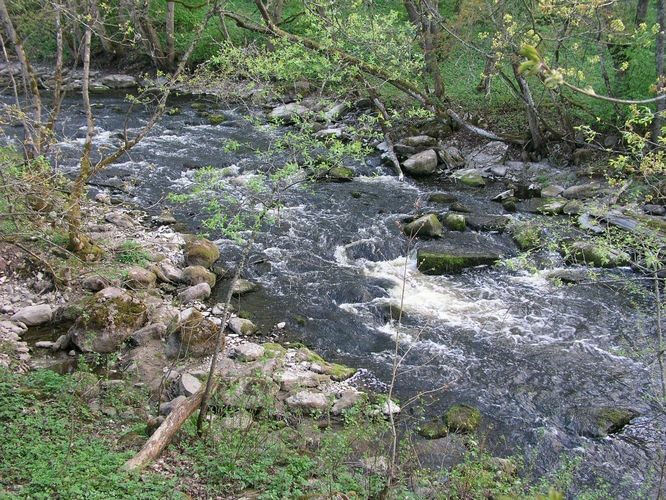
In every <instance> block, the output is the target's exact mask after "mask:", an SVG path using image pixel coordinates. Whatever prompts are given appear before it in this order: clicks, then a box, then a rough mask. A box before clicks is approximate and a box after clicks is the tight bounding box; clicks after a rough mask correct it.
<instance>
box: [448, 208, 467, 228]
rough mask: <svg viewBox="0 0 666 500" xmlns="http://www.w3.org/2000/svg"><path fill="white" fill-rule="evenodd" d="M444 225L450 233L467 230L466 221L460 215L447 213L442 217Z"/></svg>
mask: <svg viewBox="0 0 666 500" xmlns="http://www.w3.org/2000/svg"><path fill="white" fill-rule="evenodd" d="M444 224H445V225H446V227H448V228H449V229H450V230H452V231H464V230H465V229H467V220H466V219H465V216H464V215H462V214H454V213H451V212H449V213H448V214H446V217H444Z"/></svg>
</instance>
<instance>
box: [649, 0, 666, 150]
mask: <svg viewBox="0 0 666 500" xmlns="http://www.w3.org/2000/svg"><path fill="white" fill-rule="evenodd" d="M657 24H658V25H659V32H658V33H657V40H656V44H655V55H656V63H657V95H663V94H664V93H666V67H665V66H664V46H665V45H666V0H657ZM664 113H666V99H659V100H658V101H657V113H656V114H655V116H654V120H653V122H652V140H653V141H654V142H655V143H657V142H658V140H659V137H661V135H662V134H661V127H662V125H663V123H664Z"/></svg>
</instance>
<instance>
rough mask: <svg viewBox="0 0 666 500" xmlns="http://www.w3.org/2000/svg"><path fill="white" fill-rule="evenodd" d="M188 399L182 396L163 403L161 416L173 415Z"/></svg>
mask: <svg viewBox="0 0 666 500" xmlns="http://www.w3.org/2000/svg"><path fill="white" fill-rule="evenodd" d="M186 399H187V396H183V395H182V394H181V395H180V396H178V397H176V398H174V399H172V400H171V401H168V402H166V403H162V404H161V405H160V415H164V416H165V417H166V416H167V415H168V414H169V413H171V412H172V411H173V410H174V409H175V408H176V407H177V406H178V405H179V404H180V403H181V402H183V401H185V400H186Z"/></svg>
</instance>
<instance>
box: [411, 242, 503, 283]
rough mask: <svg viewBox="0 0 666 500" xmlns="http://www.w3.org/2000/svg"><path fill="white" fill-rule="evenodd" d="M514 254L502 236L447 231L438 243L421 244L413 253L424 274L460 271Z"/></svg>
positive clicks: (490, 263)
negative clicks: (415, 252)
mask: <svg viewBox="0 0 666 500" xmlns="http://www.w3.org/2000/svg"><path fill="white" fill-rule="evenodd" d="M513 253H515V246H514V245H513V244H512V243H510V242H509V241H508V240H507V239H505V238H497V237H491V236H486V235H482V234H474V233H453V232H452V233H446V234H445V235H444V238H442V239H441V240H439V241H437V242H433V243H428V244H426V245H423V246H421V247H420V248H419V249H418V251H417V254H416V259H417V265H418V268H419V271H421V272H422V273H424V274H451V273H460V272H462V271H463V269H465V268H468V267H476V266H481V265H492V264H495V263H496V262H497V261H498V260H500V259H502V258H504V257H508V256H510V255H512V254H513Z"/></svg>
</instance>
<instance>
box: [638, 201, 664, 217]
mask: <svg viewBox="0 0 666 500" xmlns="http://www.w3.org/2000/svg"><path fill="white" fill-rule="evenodd" d="M643 212H645V213H646V214H648V215H658V216H661V215H666V207H664V206H662V205H654V204H650V203H648V204H647V205H643Z"/></svg>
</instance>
